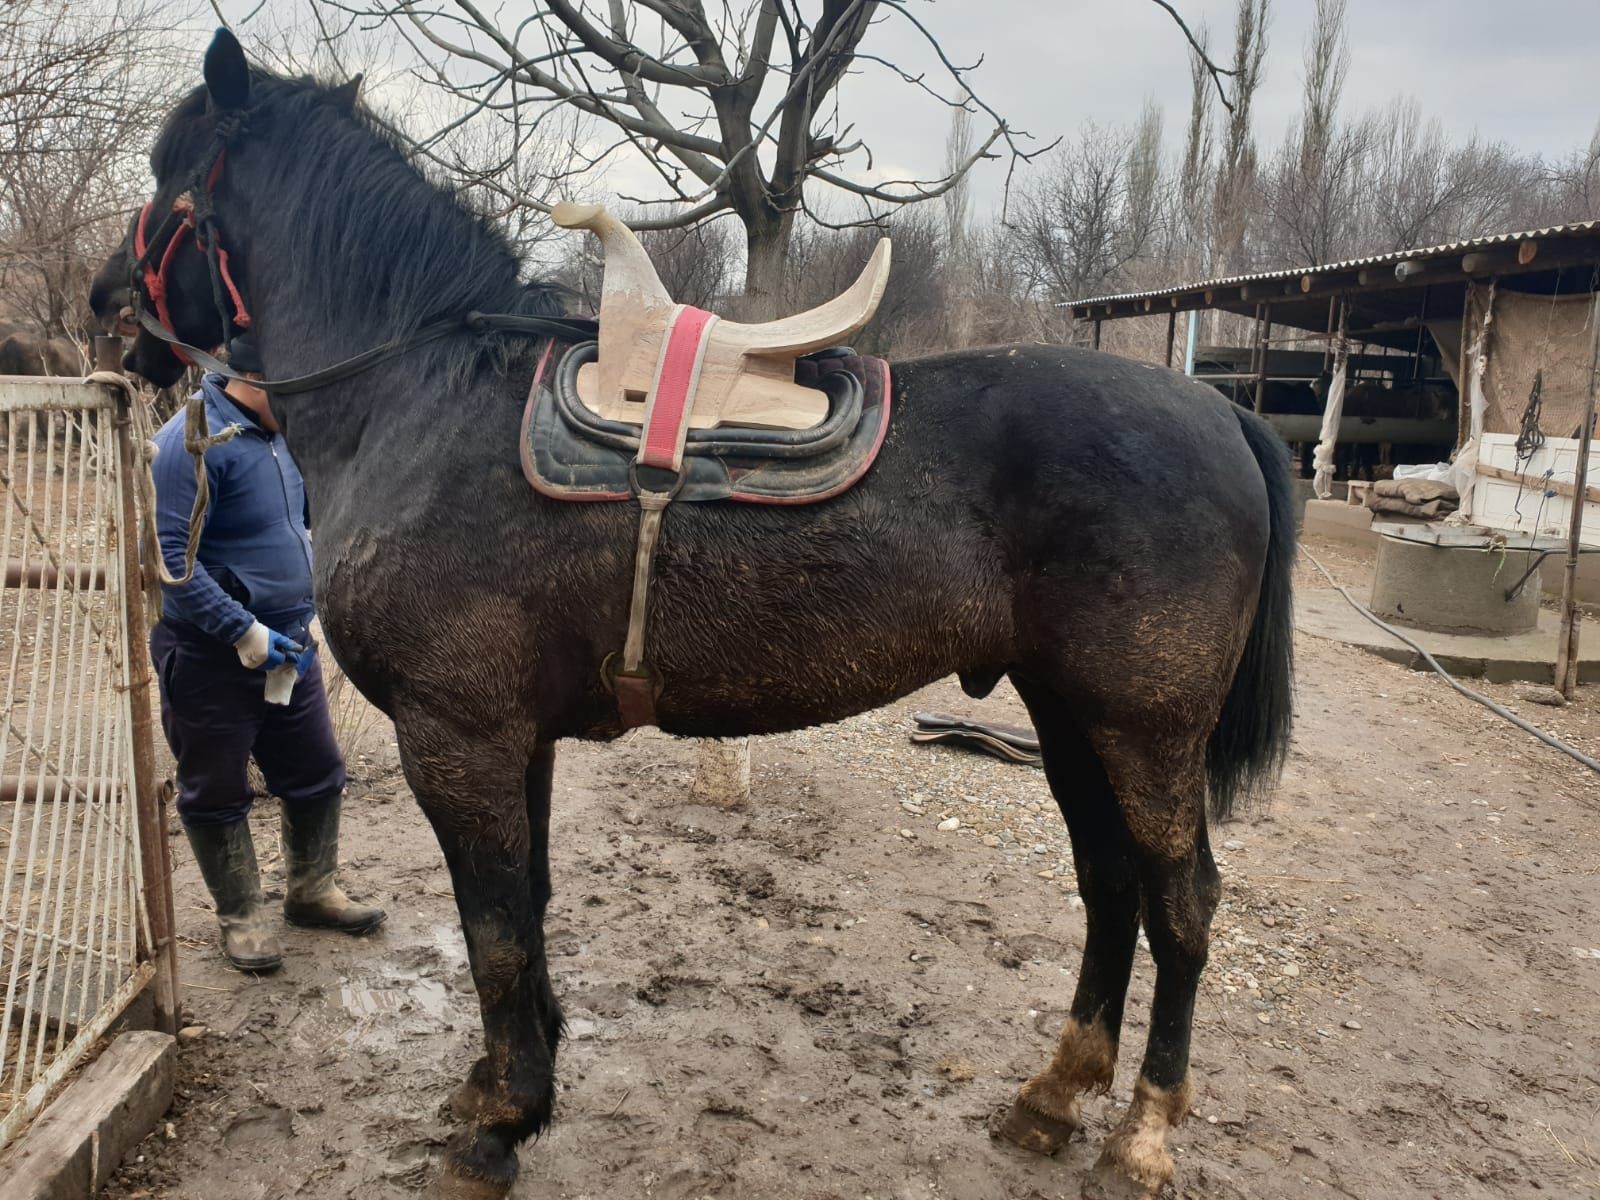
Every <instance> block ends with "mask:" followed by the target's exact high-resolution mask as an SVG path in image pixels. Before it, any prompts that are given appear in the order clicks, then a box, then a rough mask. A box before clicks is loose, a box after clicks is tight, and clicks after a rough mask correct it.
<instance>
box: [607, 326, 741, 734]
mask: <svg viewBox="0 0 1600 1200" xmlns="http://www.w3.org/2000/svg"><path fill="white" fill-rule="evenodd" d="M717 320H718V318H717V317H716V316H715V314H713V313H709V312H706V311H705V310H704V309H702V308H695V307H694V306H693V305H688V304H685V305H683V306H681V307H680V308H679V309H678V311H677V313H676V314H675V315H674V316H673V318H672V325H671V327H670V328H669V329H668V330H667V336H666V338H665V339H664V340H663V342H662V346H661V360H660V362H658V363H657V364H656V377H655V385H654V386H653V387H652V388H651V390H650V395H649V398H648V399H647V400H646V402H645V410H644V428H643V430H642V434H641V437H640V438H639V454H638V456H637V457H636V458H635V459H634V471H633V478H634V485H635V486H634V491H635V493H636V495H637V496H638V498H639V538H638V544H637V547H636V549H635V551H634V560H633V594H632V596H631V597H630V599H629V602H628V632H627V637H626V640H625V641H624V642H623V647H622V660H621V662H620V663H618V662H616V661H615V658H616V656H615V655H611V656H609V657H608V658H607V660H606V664H605V665H603V666H602V667H601V670H602V672H604V673H606V677H607V682H608V684H609V685H610V687H611V690H612V691H613V692H614V693H615V695H616V697H617V714H618V716H619V717H620V718H621V719H622V727H623V728H624V729H634V728H636V727H638V726H640V725H655V724H657V723H658V722H657V720H656V698H657V697H658V696H659V695H660V694H661V688H662V686H663V681H662V679H661V677H660V675H659V674H658V673H657V672H656V671H654V670H653V669H652V668H651V667H650V665H649V663H648V662H647V661H646V659H645V632H646V626H647V624H648V622H649V617H650V585H651V583H652V581H653V579H654V572H655V559H656V546H657V545H658V544H659V542H660V540H661V523H662V521H663V520H664V519H665V517H666V513H667V506H668V505H669V504H671V503H672V500H673V497H674V496H675V495H676V494H677V490H678V489H677V483H678V480H679V478H680V475H679V471H680V469H681V468H682V466H683V443H684V439H685V438H686V437H687V436H688V434H689V417H690V414H691V413H692V412H693V411H694V394H695V388H696V387H697V386H698V384H699V381H700V367H701V365H702V363H703V362H704V361H705V354H706V346H707V344H708V343H709V341H710V337H709V334H710V332H711V329H712V327H713V326H715V325H716V323H717ZM640 467H645V468H649V471H648V473H646V472H641V471H640V470H639V468H640ZM663 474H664V475H665V478H666V480H667V481H668V482H667V484H666V486H665V487H661V486H656V487H650V486H647V485H646V479H647V478H649V479H658V478H660V477H661V476H662V475H663ZM607 667H610V668H611V669H610V670H609V671H608V670H607Z"/></svg>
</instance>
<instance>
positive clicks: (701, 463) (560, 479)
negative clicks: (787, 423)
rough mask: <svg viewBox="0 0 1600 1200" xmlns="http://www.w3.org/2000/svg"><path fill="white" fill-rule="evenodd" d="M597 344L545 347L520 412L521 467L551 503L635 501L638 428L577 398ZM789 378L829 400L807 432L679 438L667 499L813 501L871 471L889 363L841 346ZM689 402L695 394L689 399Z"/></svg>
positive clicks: (885, 418) (884, 423)
mask: <svg viewBox="0 0 1600 1200" xmlns="http://www.w3.org/2000/svg"><path fill="white" fill-rule="evenodd" d="M597 354H598V346H597V344H596V343H595V342H582V343H579V344H577V345H562V344H560V343H555V342H552V343H550V344H548V345H547V346H546V347H545V349H544V351H543V352H542V354H541V355H540V358H539V365H538V368H537V369H536V370H535V372H534V379H533V386H532V387H531V388H530V389H529V393H528V403H527V406H526V408H525V409H524V410H523V415H522V436H521V439H520V447H519V448H520V452H521V458H522V471H523V474H524V475H525V476H527V479H528V482H529V483H530V484H532V485H533V487H534V489H535V490H536V491H538V492H539V493H540V494H541V495H544V496H549V497H551V498H552V499H556V500H582V501H598V500H631V499H633V497H634V496H635V495H636V494H637V489H638V469H639V468H638V465H637V464H636V460H637V459H639V458H640V457H641V456H640V443H641V439H643V438H645V437H646V436H648V431H647V430H645V429H644V427H642V426H640V425H634V424H629V423H627V422H622V421H610V420H606V419H605V418H603V417H601V416H599V414H597V413H595V412H594V411H592V410H591V409H590V408H588V406H586V405H585V404H584V403H583V401H582V400H581V399H580V398H579V396H578V388H577V378H578V370H579V368H581V367H582V366H584V364H586V363H590V362H593V361H594V360H595V358H596V356H597ZM795 382H797V383H800V384H804V385H805V386H808V387H815V388H818V389H820V390H822V391H823V392H825V393H826V394H827V396H828V400H829V406H828V415H827V416H826V417H825V418H824V419H823V420H822V422H821V423H820V424H818V425H816V426H813V427H812V428H810V429H753V428H727V427H714V428H711V429H690V430H688V432H687V434H686V435H683V443H682V456H681V465H680V467H679V469H678V471H677V477H676V479H675V481H674V483H673V488H674V490H673V494H672V499H674V500H683V501H704V500H740V501H744V502H747V503H751V504H814V503H816V502H818V501H821V500H826V499H828V498H829V497H832V496H837V495H838V494H839V493H841V492H843V491H845V490H846V489H848V488H849V487H851V486H852V485H853V484H854V483H855V482H856V481H857V480H859V479H860V478H861V477H862V475H864V474H865V473H866V471H867V468H868V467H870V466H871V465H872V462H873V460H874V459H875V458H876V457H877V455H878V451H879V449H880V448H881V447H882V445H883V438H884V435H885V433H886V432H887V431H888V428H889V408H890V390H891V387H890V377H889V364H888V363H886V362H885V361H884V360H883V359H881V358H873V357H869V356H864V355H858V354H856V353H855V351H853V350H850V349H848V348H845V347H839V348H836V349H832V350H823V351H819V352H818V353H816V354H812V355H808V356H807V357H805V358H801V359H799V360H798V361H797V362H796V363H795ZM690 402H692V397H690Z"/></svg>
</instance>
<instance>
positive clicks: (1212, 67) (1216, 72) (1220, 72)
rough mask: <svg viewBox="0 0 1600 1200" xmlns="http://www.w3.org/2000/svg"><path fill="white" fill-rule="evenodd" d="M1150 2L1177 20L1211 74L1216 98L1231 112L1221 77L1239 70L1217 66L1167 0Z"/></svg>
mask: <svg viewBox="0 0 1600 1200" xmlns="http://www.w3.org/2000/svg"><path fill="white" fill-rule="evenodd" d="M1150 2H1151V3H1152V4H1157V5H1160V6H1161V7H1162V8H1164V9H1166V10H1167V14H1168V15H1169V16H1170V17H1171V18H1172V19H1173V20H1174V21H1176V22H1177V24H1178V28H1179V29H1181V30H1183V36H1184V37H1186V38H1188V39H1189V48H1190V49H1191V50H1193V51H1194V54H1195V57H1196V58H1198V59H1199V60H1200V62H1201V63H1202V64H1204V66H1205V69H1206V72H1207V73H1208V74H1209V75H1210V76H1211V82H1212V83H1214V84H1216V85H1217V99H1219V100H1221V101H1222V107H1223V108H1225V109H1227V110H1228V111H1229V112H1232V111H1233V101H1232V100H1230V99H1229V98H1228V91H1227V89H1226V88H1224V87H1223V86H1222V77H1223V76H1224V75H1226V76H1229V77H1230V78H1231V77H1232V76H1235V75H1237V74H1238V73H1239V72H1237V71H1233V70H1230V69H1228V68H1227V67H1223V66H1218V65H1217V64H1216V63H1214V62H1212V61H1211V55H1210V54H1209V53H1207V51H1206V48H1205V44H1204V43H1203V42H1201V41H1200V40H1199V39H1198V38H1196V37H1195V36H1194V34H1193V33H1192V32H1190V30H1189V26H1188V25H1187V24H1186V23H1185V21H1184V19H1183V18H1182V17H1181V16H1180V15H1179V14H1178V10H1177V9H1175V8H1173V7H1172V5H1171V4H1169V3H1167V0H1150Z"/></svg>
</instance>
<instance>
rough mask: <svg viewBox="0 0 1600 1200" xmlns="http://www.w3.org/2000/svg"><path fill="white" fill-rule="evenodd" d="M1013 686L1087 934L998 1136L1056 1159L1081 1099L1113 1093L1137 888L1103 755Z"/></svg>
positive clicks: (1061, 711)
mask: <svg viewBox="0 0 1600 1200" xmlns="http://www.w3.org/2000/svg"><path fill="white" fill-rule="evenodd" d="M1013 682H1015V684H1016V686H1017V690H1018V692H1019V693H1020V694H1021V695H1022V698H1023V700H1024V702H1025V703H1026V704H1027V706H1028V711H1029V714H1030V715H1031V716H1032V717H1033V723H1034V728H1035V730H1036V731H1037V733H1038V735H1039V747H1040V750H1041V752H1042V753H1043V756H1044V769H1045V777H1046V778H1047V779H1048V780H1049V782H1050V791H1051V794H1052V795H1054V796H1055V799H1056V803H1057V804H1058V805H1059V806H1060V807H1061V813H1062V816H1063V817H1065V818H1066V822H1067V830H1068V832H1069V833H1070V834H1071V836H1072V858H1073V862H1074V863H1075V864H1076V867H1077V875H1078V893H1079V895H1081V896H1082V897H1083V907H1084V916H1085V920H1086V924H1087V936H1086V939H1085V942H1084V949H1083V967H1082V971H1081V972H1080V974H1079V975H1078V987H1077V992H1076V994H1075V995H1074V996H1073V998H1072V1009H1071V1014H1070V1015H1069V1016H1068V1018H1067V1023H1066V1026H1065V1027H1064V1028H1063V1029H1062V1030H1061V1036H1060V1039H1059V1040H1058V1041H1057V1043H1056V1050H1055V1055H1054V1057H1052V1058H1051V1060H1050V1064H1049V1065H1048V1066H1047V1067H1046V1068H1045V1069H1044V1070H1043V1071H1041V1072H1040V1073H1039V1074H1038V1075H1035V1076H1034V1077H1033V1078H1032V1079H1030V1080H1028V1082H1027V1083H1025V1084H1023V1085H1022V1089H1021V1091H1019V1092H1018V1093H1017V1098H1016V1100H1015V1102H1014V1103H1013V1104H1012V1107H1011V1111H1010V1113H1009V1114H1008V1115H1007V1116H1006V1118H1005V1121H1004V1123H1003V1124H1002V1125H1001V1126H1000V1128H999V1130H998V1132H999V1134H1000V1135H1001V1136H1002V1137H1005V1138H1007V1139H1008V1140H1010V1141H1012V1142H1015V1143H1016V1144H1017V1145H1019V1146H1022V1147H1023V1148H1024V1149H1028V1150H1036V1151H1039V1152H1040V1153H1043V1154H1054V1153H1055V1152H1056V1151H1057V1150H1059V1149H1061V1147H1062V1146H1063V1145H1065V1144H1066V1142H1067V1139H1068V1138H1070V1137H1071V1136H1072V1133H1073V1131H1074V1130H1076V1129H1077V1128H1078V1125H1079V1122H1080V1120H1081V1111H1080V1108H1081V1104H1080V1100H1079V1097H1080V1096H1081V1095H1082V1094H1083V1093H1084V1092H1102V1093H1103V1092H1105V1091H1107V1090H1108V1089H1109V1088H1110V1087H1111V1078H1112V1073H1113V1071H1114V1069H1115V1067H1116V1059H1117V1041H1118V1038H1119V1037H1120V1035H1121V1032H1122V1009H1123V1003H1124V1001H1125V1000H1126V998H1127V993H1128V978H1129V975H1130V974H1131V973H1132V970H1133V954H1134V947H1135V944H1136V942H1137V939H1138V935H1139V882H1138V876H1137V874H1136V873H1135V869H1134V861H1133V858H1132V856H1131V854H1130V853H1129V844H1128V835H1127V831H1126V829H1125V828H1124V827H1123V823H1122V817H1121V814H1120V813H1119V811H1118V808H1117V802H1116V797H1115V795H1114V793H1113V791H1112V788H1111V783H1110V781H1109V780H1108V779H1107V777H1106V772H1105V768H1104V767H1103V766H1102V765H1101V762H1100V758H1099V756H1098V755H1097V754H1096V753H1095V751H1094V749H1093V747H1092V746H1091V745H1090V744H1089V742H1088V740H1087V739H1086V738H1085V736H1084V734H1083V733H1082V732H1081V731H1080V730H1079V729H1078V728H1077V726H1076V725H1075V723H1074V722H1073V720H1072V718H1071V717H1070V715H1069V714H1068V713H1067V711H1066V708H1065V706H1064V705H1063V704H1062V703H1061V701H1060V700H1058V699H1057V698H1056V697H1055V695H1053V694H1052V693H1050V692H1048V691H1046V690H1044V689H1043V688H1040V687H1038V686H1036V685H1030V684H1029V683H1028V682H1027V681H1025V680H1022V679H1014V680H1013Z"/></svg>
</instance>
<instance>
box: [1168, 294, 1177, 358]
mask: <svg viewBox="0 0 1600 1200" xmlns="http://www.w3.org/2000/svg"><path fill="white" fill-rule="evenodd" d="M1177 336H1178V311H1177V309H1173V310H1172V311H1171V312H1169V313H1168V314H1167V369H1168V370H1171V369H1172V343H1173V342H1174V341H1175V340H1177Z"/></svg>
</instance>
